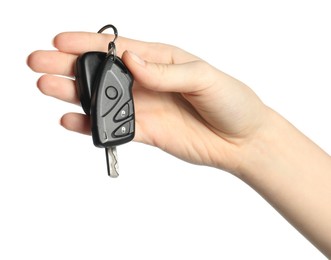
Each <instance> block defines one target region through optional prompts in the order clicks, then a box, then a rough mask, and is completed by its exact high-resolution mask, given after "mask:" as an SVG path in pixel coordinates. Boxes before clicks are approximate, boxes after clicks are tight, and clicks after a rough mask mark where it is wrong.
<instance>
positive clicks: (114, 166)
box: [105, 146, 118, 178]
mask: <svg viewBox="0 0 331 260" xmlns="http://www.w3.org/2000/svg"><path fill="white" fill-rule="evenodd" d="M105 150H106V159H107V170H108V175H109V176H110V177H113V178H116V177H118V158H117V150H116V146H112V147H108V148H106V149H105Z"/></svg>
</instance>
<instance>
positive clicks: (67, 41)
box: [54, 32, 196, 63]
mask: <svg viewBox="0 0 331 260" xmlns="http://www.w3.org/2000/svg"><path fill="white" fill-rule="evenodd" d="M113 39H114V36H113V35H111V34H105V33H88V32H64V33H60V34H58V35H57V36H56V37H55V38H54V46H55V47H56V48H57V49H58V50H59V51H61V52H66V53H71V54H77V55H78V54H81V53H83V52H87V51H107V48H108V43H109V42H110V41H112V40H113ZM116 49H117V55H118V56H120V57H121V56H122V54H123V53H124V51H126V50H131V51H133V52H135V53H137V54H139V55H140V56H141V57H143V58H144V59H145V60H149V61H152V62H157V63H182V62H187V61H190V60H193V59H196V57H195V56H194V55H192V54H190V53H187V52H185V51H183V50H181V49H179V48H176V47H174V46H171V45H167V44H160V43H149V42H143V41H137V40H132V39H128V38H125V37H118V38H117V40H116Z"/></svg>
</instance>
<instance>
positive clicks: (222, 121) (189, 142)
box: [28, 33, 331, 256]
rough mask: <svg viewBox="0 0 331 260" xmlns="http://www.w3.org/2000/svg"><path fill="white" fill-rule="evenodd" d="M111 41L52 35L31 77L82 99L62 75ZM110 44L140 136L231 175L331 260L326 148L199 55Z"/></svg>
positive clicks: (75, 124)
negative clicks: (129, 91) (126, 75)
mask: <svg viewBox="0 0 331 260" xmlns="http://www.w3.org/2000/svg"><path fill="white" fill-rule="evenodd" d="M111 40H112V36H111V35H106V34H95V33H62V34H59V35H58V36H57V37H55V40H54V45H55V47H56V48H57V49H58V50H57V51H36V52H34V53H32V54H31V55H30V56H29V58H28V65H29V66H30V67H31V69H33V70H34V71H37V72H42V73H46V74H45V75H44V76H42V77H41V78H40V79H39V81H38V83H37V85H38V87H39V88H40V90H41V91H42V92H43V93H45V94H46V95H50V96H53V97H56V98H59V99H61V100H64V101H68V102H71V103H75V104H79V100H78V97H77V93H76V89H75V84H74V81H73V79H69V78H68V77H72V76H73V66H74V63H75V61H76V58H77V56H78V55H79V54H81V53H83V52H87V51H92V50H95V51H98V50H101V51H106V48H107V46H108V43H109V42H110V41H111ZM116 44H117V50H118V51H117V53H118V55H120V56H122V59H123V61H124V63H125V64H126V65H127V66H128V68H129V69H130V71H131V72H132V74H133V76H134V78H135V83H134V87H133V92H134V93H133V94H134V102H135V109H136V137H135V140H136V141H139V142H143V143H146V144H150V145H154V146H157V147H159V148H161V149H163V150H165V151H166V152H168V153H171V154H173V155H175V156H177V157H179V158H181V159H183V160H186V161H188V162H191V163H195V164H203V165H208V166H213V167H217V168H220V169H223V170H227V171H229V172H232V173H234V174H235V175H237V176H238V177H240V178H241V179H242V180H243V181H245V182H246V183H247V184H249V185H250V186H251V187H252V188H253V189H255V190H256V191H257V192H258V193H259V194H261V195H262V196H263V197H264V198H265V199H266V200H267V201H268V202H269V203H270V204H271V205H273V206H274V207H275V208H276V209H277V210H278V211H279V212H280V213H281V214H282V215H283V216H284V217H285V218H287V219H288V220H289V221H290V222H291V223H292V224H293V225H294V226H295V227H296V228H297V229H298V230H299V231H300V232H302V234H304V235H305V236H306V237H307V239H309V240H310V241H312V243H314V244H315V245H316V246H317V247H318V248H319V249H320V250H321V251H322V252H324V253H325V255H326V256H331V244H330V241H331V236H330V234H331V225H330V218H331V210H330V200H329V198H330V197H331V194H330V191H331V175H330V172H331V160H330V158H331V157H330V156H329V155H328V154H327V153H325V152H324V151H323V150H321V149H320V148H319V147H318V146H316V144H314V143H313V142H312V141H311V140H309V139H308V138H306V137H305V136H304V135H303V134H302V133H300V132H299V131H298V130H297V129H296V128H294V127H293V126H292V125H291V124H290V123H289V122H288V121H287V120H285V119H284V118H282V117H281V116H280V115H278V114H277V113H276V112H274V111H272V110H271V109H269V108H268V107H267V106H265V105H264V104H263V103H262V102H261V101H260V100H259V98H258V97H257V96H256V95H255V94H254V92H253V91H251V90H250V89H249V88H248V87H247V86H246V85H244V84H243V83H241V82H239V81H238V80H236V79H234V78H232V77H230V76H228V75H226V74H224V73H223V72H221V71H219V70H217V69H216V68H214V67H212V66H211V65H209V64H208V63H206V62H205V61H203V60H201V59H199V58H198V57H196V56H194V55H192V54H189V53H187V52H185V51H183V50H181V49H179V48H176V47H173V46H169V45H165V44H156V43H146V42H140V41H135V40H130V39H125V38H119V39H118V40H117V41H116ZM129 51H130V52H129ZM134 53H135V54H134ZM137 55H138V56H137ZM139 57H141V58H139ZM56 75H59V76H56ZM63 76H66V77H63ZM61 124H62V125H63V126H64V127H65V128H67V129H69V130H73V131H76V132H79V133H85V134H88V133H90V126H89V125H90V124H89V118H88V117H87V116H85V115H82V114H76V113H68V114H66V115H64V116H63V117H62V120H61Z"/></svg>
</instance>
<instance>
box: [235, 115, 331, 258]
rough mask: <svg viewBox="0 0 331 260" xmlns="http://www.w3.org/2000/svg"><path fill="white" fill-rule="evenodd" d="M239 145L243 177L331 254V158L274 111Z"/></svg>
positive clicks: (314, 241)
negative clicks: (249, 140) (261, 126)
mask: <svg viewBox="0 0 331 260" xmlns="http://www.w3.org/2000/svg"><path fill="white" fill-rule="evenodd" d="M243 150H244V151H245V152H244V156H243V158H242V160H243V163H242V164H241V168H240V170H239V173H240V174H241V178H242V179H243V180H244V181H245V182H246V183H248V184H249V185H250V186H251V187H252V188H253V189H255V190H256V191H257V192H258V193H260V194H261V195H262V196H263V197H264V198H265V199H266V200H267V201H268V202H269V203H270V204H271V205H272V206H273V207H275V209H276V210H277V211H279V212H280V213H281V214H282V215H283V216H284V217H285V218H286V219H287V220H288V221H289V222H290V223H291V224H292V225H293V226H294V227H296V228H297V229H298V230H299V231H300V232H301V233H302V234H303V235H304V236H306V237H307V239H309V240H310V241H311V242H312V243H313V244H314V245H315V246H316V247H317V248H319V249H320V250H321V251H322V252H323V253H324V254H326V255H327V256H328V257H331V157H330V156H329V155H328V154H326V153H325V152H324V151H323V150H321V149H320V148H319V147H318V146H317V145H316V144H314V143H313V142H312V141H311V140H309V139H308V138H307V137H305V136H304V135H303V134H302V133H301V132H299V131H298V130H297V129H296V128H295V127H294V126H292V125H291V124H290V123H289V122H287V121H286V120H285V119H283V118H282V117H281V116H279V115H278V114H277V113H275V112H273V111H271V112H270V115H269V117H268V123H267V124H266V125H265V126H264V127H263V128H261V130H260V132H259V133H258V134H257V137H256V138H254V140H252V142H251V143H250V144H248V145H247V147H244V149H243Z"/></svg>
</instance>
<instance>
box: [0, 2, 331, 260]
mask: <svg viewBox="0 0 331 260" xmlns="http://www.w3.org/2000/svg"><path fill="white" fill-rule="evenodd" d="M85 2H86V3H85ZM329 5H330V2H329V1H321V0H315V1H289V0H281V1H262V0H261V1H258V0H254V1H244V0H242V1H238V0H237V1H236V0H232V1H222V0H221V1H214V0H205V1H180V0H176V1H174V0H168V1H147V0H139V1H137V0H126V1H120V0H117V1H111V0H109V1H98V0H95V1H65V2H62V1H61V2H56V1H47V0H45V1H38V0H31V1H23V0H21V1H9V2H8V1H2V3H1V6H0V12H1V14H0V19H1V32H0V33H1V40H0V46H1V58H0V66H1V82H0V83H1V85H0V89H1V93H0V97H1V102H0V111H1V112H0V113H1V130H0V131H1V132H0V133H1V134H0V138H1V139H0V149H1V157H0V259H3V260H11V259H34V260H37V259H43V260H44V259H101V260H102V259H144V260H146V259H325V258H324V256H323V255H322V254H321V253H319V251H317V250H316V249H315V247H313V246H312V245H311V244H310V243H309V242H308V241H307V240H306V239H305V238H304V237H303V236H302V235H301V234H299V233H298V232H297V231H296V230H295V229H294V228H293V227H292V226H291V225H289V224H288V223H287V222H286V221H285V220H284V219H283V218H282V217H281V216H280V215H279V214H278V213H277V212H276V211H275V210H274V209H273V208H272V207H271V206H269V205H268V204H267V203H266V202H265V201H264V200H263V199H262V198H261V197H260V196H259V195H258V194H256V193H255V192H254V191H253V190H252V189H251V188H250V187H248V186H247V185H246V184H244V183H242V182H241V181H239V180H238V179H236V178H235V177H233V176H232V175H230V174H228V173H225V172H222V171H219V170H216V169H212V168H208V167H202V166H195V165H190V164H188V163H185V162H182V161H179V160H178V159H176V158H174V157H172V156H170V155H167V154H165V153H163V152H161V151H160V150H158V149H156V148H153V147H150V146H146V145H143V144H138V143H134V142H132V143H129V144H126V145H124V146H121V147H119V148H118V154H119V160H120V177H119V178H117V179H110V178H109V177H108V176H107V174H106V164H105V157H104V151H103V150H102V149H98V148H95V147H94V146H93V144H92V140H91V137H89V136H83V135H79V134H76V133H73V132H69V131H66V130H64V129H63V128H62V127H61V126H60V125H59V123H58V121H59V118H60V117H61V116H62V114H63V113H65V112H68V111H81V108H80V107H77V106H74V105H70V104H67V103H63V102H60V101H58V100H56V99H53V98H50V97H46V96H44V95H42V94H41V93H40V92H39V90H38V89H37V88H36V81H37V79H38V77H39V75H38V74H36V73H34V72H32V71H31V70H29V68H28V67H27V66H26V57H27V56H28V54H29V53H30V52H32V51H33V50H36V49H53V47H52V38H53V37H54V36H55V35H56V34H57V33H59V32H62V31H72V30H73V31H93V32H94V31H97V30H98V29H99V28H101V27H102V26H103V25H105V24H108V23H112V24H114V25H115V26H116V27H117V28H118V30H119V34H120V35H122V36H126V37H130V38H135V39H139V40H145V41H156V42H165V43H170V44H174V45H177V46H179V47H182V48H184V49H186V50H187V51H189V52H192V53H194V54H196V55H198V56H200V57H201V58H203V59H205V60H207V61H208V62H210V63H211V64H213V65H214V66H216V67H218V68H219V69H220V70H223V71H225V72H227V73H229V74H230V75H232V76H234V77H236V78H238V79H240V80H242V81H243V82H245V83H246V84H248V85H249V86H250V87H251V88H252V89H253V90H254V91H255V92H256V93H257V94H258V95H259V96H260V97H261V98H262V100H263V101H264V102H265V103H266V104H268V105H269V106H271V107H272V108H274V109H275V110H277V111H278V112H280V113H281V114H282V115H283V116H284V117H286V118H287V119H288V120H289V121H291V122H292V123H293V124H294V125H295V126H297V127H298V128H299V129H300V130H301V131H302V132H304V133H305V134H306V135H307V136H308V137H310V138H311V139H312V140H313V141H315V142H316V143H317V144H318V145H320V146H321V147H322V148H323V149H325V150H326V151H327V152H329V153H330V152H331V141H330V140H331V139H330V133H331V123H330V108H331V105H330V87H331V77H330V74H331V73H330V69H331V66H330V65H331V47H330V46H331V40H330V29H331V15H330V13H331V10H330V7H329ZM179 130H180V129H179Z"/></svg>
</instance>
